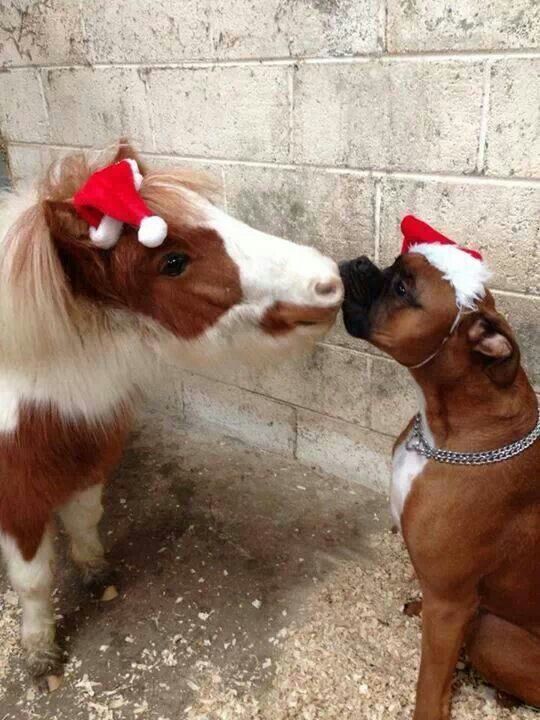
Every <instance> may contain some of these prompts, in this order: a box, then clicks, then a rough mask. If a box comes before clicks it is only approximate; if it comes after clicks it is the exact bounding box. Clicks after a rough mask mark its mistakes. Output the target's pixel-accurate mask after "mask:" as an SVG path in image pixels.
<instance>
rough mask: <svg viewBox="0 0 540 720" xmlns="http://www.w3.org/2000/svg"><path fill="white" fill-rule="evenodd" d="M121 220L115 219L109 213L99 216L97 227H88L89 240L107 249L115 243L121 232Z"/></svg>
mask: <svg viewBox="0 0 540 720" xmlns="http://www.w3.org/2000/svg"><path fill="white" fill-rule="evenodd" d="M122 224H123V223H122V222H120V220H115V219H114V218H112V217H110V216H109V215H104V216H103V217H102V218H101V222H100V223H99V225H98V227H97V228H94V227H91V228H90V240H91V241H92V242H93V243H94V245H97V247H98V248H101V249H102V250H109V248H112V247H113V245H116V243H117V242H118V238H119V237H120V234H121V232H122Z"/></svg>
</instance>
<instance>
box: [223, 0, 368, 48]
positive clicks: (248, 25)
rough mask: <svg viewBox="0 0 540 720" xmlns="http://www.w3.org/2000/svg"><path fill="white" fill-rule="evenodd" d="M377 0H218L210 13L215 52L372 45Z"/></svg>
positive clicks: (365, 46)
mask: <svg viewBox="0 0 540 720" xmlns="http://www.w3.org/2000/svg"><path fill="white" fill-rule="evenodd" d="M378 5H379V0H363V1H362V2H355V3H351V2H350V0H322V2H321V1H320V0H318V1H317V2H313V1H312V0H300V1H295V2H282V0H265V2H257V1H256V0H251V1H248V2H246V0H218V2H217V3H216V6H215V9H214V12H213V16H212V29H213V32H212V38H213V46H214V54H215V56H216V57H219V58H248V57H282V56H289V55H292V56H306V55H311V56H313V55H316V56H330V55H358V54H362V53H373V52H376V51H377V48H378V37H377V23H378Z"/></svg>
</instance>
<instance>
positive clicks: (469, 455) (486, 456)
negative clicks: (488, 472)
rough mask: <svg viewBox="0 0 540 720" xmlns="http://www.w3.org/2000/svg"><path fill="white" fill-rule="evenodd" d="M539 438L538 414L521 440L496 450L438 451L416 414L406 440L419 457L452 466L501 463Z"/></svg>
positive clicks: (409, 447) (409, 448)
mask: <svg viewBox="0 0 540 720" xmlns="http://www.w3.org/2000/svg"><path fill="white" fill-rule="evenodd" d="M538 438H540V412H539V417H538V421H537V423H536V426H535V427H534V429H533V430H531V432H530V433H529V434H528V435H526V436H525V437H523V438H521V440H516V442H513V443H510V444H509V445H504V446H503V447H501V448H497V450H485V451H483V452H456V451H454V450H439V449H438V448H434V447H432V446H431V445H430V444H429V443H428V441H427V440H426V438H425V437H424V433H423V432H422V416H421V415H420V414H418V415H417V416H416V417H415V419H414V425H413V428H412V431H411V434H410V435H409V439H408V440H407V443H406V447H407V450H414V451H415V452H417V453H420V455H423V456H424V457H426V458H428V460H435V461H436V462H440V463H449V464H453V465H487V464H489V463H498V462H503V461H504V460H509V459H510V458H513V457H515V456H516V455H520V454H521V453H522V452H524V451H525V450H527V448H530V447H531V445H533V444H534V443H535V442H536V440H538Z"/></svg>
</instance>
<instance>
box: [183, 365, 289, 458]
mask: <svg viewBox="0 0 540 720" xmlns="http://www.w3.org/2000/svg"><path fill="white" fill-rule="evenodd" d="M184 412H185V418H186V420H187V421H191V422H194V421H198V422H203V423H212V424H215V425H219V426H221V427H222V428H225V429H226V430H227V432H228V433H229V434H230V435H232V436H233V437H235V438H238V439H239V440H243V441H244V442H246V443H248V444H249V445H254V446H255V447H260V448H262V449H264V450H271V451H275V452H279V453H282V454H286V455H292V454H293V451H294V445H295V435H296V411H295V410H294V408H292V407H290V406H289V405H285V404H282V403H278V402H274V401H273V400H269V399H268V398H265V397H263V396H261V395H256V394H254V393H251V392H248V391H247V390H241V389H240V388H236V387H232V386H231V385H224V384H222V383H217V382H214V381H212V380H208V379H206V378H201V377H196V376H194V375H186V376H185V378H184Z"/></svg>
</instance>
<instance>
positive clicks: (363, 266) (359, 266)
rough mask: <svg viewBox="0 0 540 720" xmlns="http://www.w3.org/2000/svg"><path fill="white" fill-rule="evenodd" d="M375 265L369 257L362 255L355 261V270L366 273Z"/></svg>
mask: <svg viewBox="0 0 540 720" xmlns="http://www.w3.org/2000/svg"><path fill="white" fill-rule="evenodd" d="M372 265H373V263H372V262H371V260H370V259H369V258H368V256H367V255H361V256H360V257H359V258H357V259H356V260H355V261H354V269H355V270H356V271H357V272H364V271H365V270H367V269H368V268H370V267H371V266H372Z"/></svg>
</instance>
